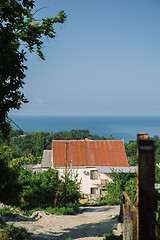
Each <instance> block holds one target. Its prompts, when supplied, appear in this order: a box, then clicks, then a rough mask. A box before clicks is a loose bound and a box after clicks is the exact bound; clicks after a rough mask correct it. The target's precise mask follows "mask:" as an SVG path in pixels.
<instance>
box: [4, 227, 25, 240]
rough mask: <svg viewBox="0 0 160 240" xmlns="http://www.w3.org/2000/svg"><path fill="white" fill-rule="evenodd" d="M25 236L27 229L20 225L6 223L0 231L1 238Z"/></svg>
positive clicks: (10, 239)
mask: <svg viewBox="0 0 160 240" xmlns="http://www.w3.org/2000/svg"><path fill="white" fill-rule="evenodd" d="M26 238H27V230H26V229H25V228H22V227H14V226H13V225H7V226H5V227H4V228H3V229H2V230H1V231H0V239H1V240H25V239H26Z"/></svg>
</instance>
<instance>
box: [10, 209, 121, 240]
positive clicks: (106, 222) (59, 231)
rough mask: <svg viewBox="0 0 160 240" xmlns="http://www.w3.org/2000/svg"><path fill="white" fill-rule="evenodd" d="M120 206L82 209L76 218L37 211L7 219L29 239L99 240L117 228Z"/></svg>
mask: <svg viewBox="0 0 160 240" xmlns="http://www.w3.org/2000/svg"><path fill="white" fill-rule="evenodd" d="M117 214H119V206H102V207H85V208H81V213H80V214H78V215H75V216H57V215H51V214H48V213H45V212H36V213H34V214H33V215H32V216H31V217H26V218H24V217H17V218H16V219H7V223H13V224H14V225H15V226H21V227H25V228H26V229H27V230H28V231H29V232H30V233H31V236H30V239H32V240H40V239H42V240H44V239H45V240H66V239H67V238H72V239H76V240H82V239H84V240H102V239H103V234H104V233H106V232H110V231H112V230H113V229H115V228H116V225H117V220H116V219H114V218H113V217H114V216H115V215H117Z"/></svg>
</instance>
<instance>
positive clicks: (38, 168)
mask: <svg viewBox="0 0 160 240" xmlns="http://www.w3.org/2000/svg"><path fill="white" fill-rule="evenodd" d="M22 167H23V168H24V169H26V170H29V171H31V172H33V173H39V172H41V164H24V165H23V166H22Z"/></svg>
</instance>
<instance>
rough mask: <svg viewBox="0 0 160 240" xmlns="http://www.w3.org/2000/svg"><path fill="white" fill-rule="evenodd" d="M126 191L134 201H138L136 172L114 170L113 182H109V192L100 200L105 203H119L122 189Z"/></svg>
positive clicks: (106, 188) (107, 188)
mask: <svg viewBox="0 0 160 240" xmlns="http://www.w3.org/2000/svg"><path fill="white" fill-rule="evenodd" d="M124 190H125V191H126V192H127V194H128V195H129V197H130V199H131V200H132V202H133V203H135V202H136V174H134V173H127V174H126V173H121V172H113V182H110V183H107V184H106V186H105V191H106V192H107V194H106V195H105V196H104V198H103V200H102V201H101V202H100V203H102V204H105V205H119V204H120V201H121V197H122V191H124Z"/></svg>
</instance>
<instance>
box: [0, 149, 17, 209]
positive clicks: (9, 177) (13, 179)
mask: <svg viewBox="0 0 160 240" xmlns="http://www.w3.org/2000/svg"><path fill="white" fill-rule="evenodd" d="M10 158H11V152H10V148H9V147H7V146H5V145H3V144H1V145H0V201H1V202H4V203H7V204H14V203H15V202H16V201H17V191H18V188H17V179H18V173H17V172H16V171H15V170H14V169H12V168H10V167H9V166H8V161H9V160H10Z"/></svg>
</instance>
